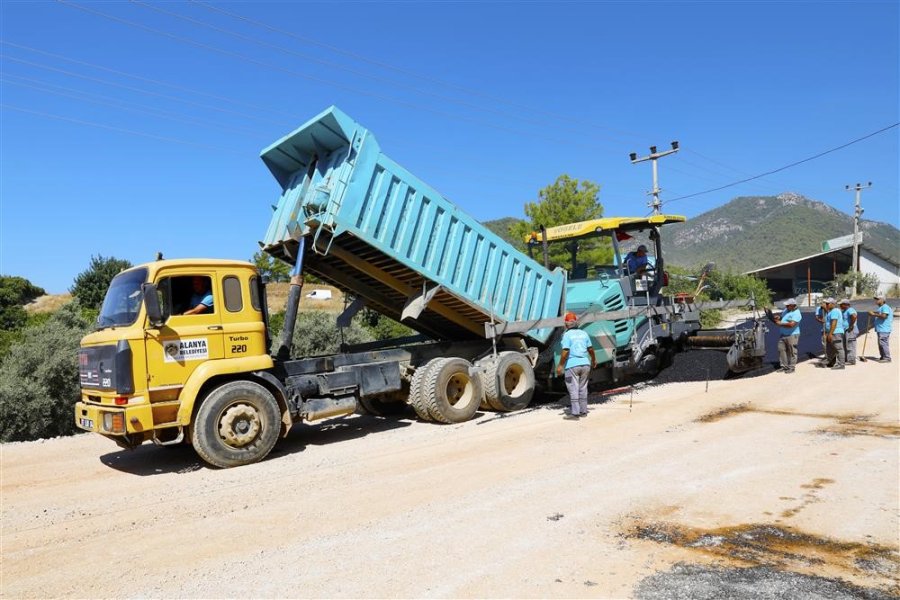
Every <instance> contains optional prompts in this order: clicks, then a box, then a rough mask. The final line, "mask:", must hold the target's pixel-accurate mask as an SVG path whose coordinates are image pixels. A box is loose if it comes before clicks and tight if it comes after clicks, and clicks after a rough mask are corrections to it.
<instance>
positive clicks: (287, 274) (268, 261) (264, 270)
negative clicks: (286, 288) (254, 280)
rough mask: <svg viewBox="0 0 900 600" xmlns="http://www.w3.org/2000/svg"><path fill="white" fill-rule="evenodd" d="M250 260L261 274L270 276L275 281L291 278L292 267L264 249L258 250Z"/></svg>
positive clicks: (270, 279)
mask: <svg viewBox="0 0 900 600" xmlns="http://www.w3.org/2000/svg"><path fill="white" fill-rule="evenodd" d="M250 262H252V263H253V264H254V265H256V269H257V270H258V271H259V274H260V275H262V276H263V277H268V278H269V281H271V282H273V283H277V282H284V281H290V280H291V267H290V266H289V265H288V264H287V263H285V262H282V261H280V260H278V259H277V258H275V257H274V256H272V255H270V254H266V253H265V252H263V251H262V250H259V251H257V252H256V253H255V254H254V255H253V258H251V259H250Z"/></svg>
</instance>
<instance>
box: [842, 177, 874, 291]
mask: <svg viewBox="0 0 900 600" xmlns="http://www.w3.org/2000/svg"><path fill="white" fill-rule="evenodd" d="M870 187H872V182H871V181H870V182H869V183H867V184H866V185H861V184H859V183H857V184H856V187H850V186H849V185H845V186H844V189H845V190H846V191H848V192H849V191H851V190H852V191H854V192H856V207H855V209H854V211H853V264H852V265H850V272H851V273H856V270H857V268H858V266H859V218H860V217H861V216H862V214H863V213H864V212H865V209H863V208H862V207H861V206H860V204H859V202H860V196H861V195H862V191H863V190H865V189H868V188H870ZM855 287H856V286H855V285H854V290H855Z"/></svg>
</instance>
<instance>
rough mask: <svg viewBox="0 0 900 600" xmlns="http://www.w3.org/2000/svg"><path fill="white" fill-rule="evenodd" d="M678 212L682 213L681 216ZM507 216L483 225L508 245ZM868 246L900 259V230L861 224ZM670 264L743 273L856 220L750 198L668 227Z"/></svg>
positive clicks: (794, 253)
mask: <svg viewBox="0 0 900 600" xmlns="http://www.w3.org/2000/svg"><path fill="white" fill-rule="evenodd" d="M676 212H677V211H676ZM518 221H520V219H516V218H514V217H506V218H503V219H496V220H493V221H486V222H485V223H484V224H485V226H487V227H488V228H489V229H491V230H492V231H494V232H495V233H497V234H499V235H500V236H502V237H503V238H504V239H506V240H507V241H511V242H512V243H516V242H515V241H514V240H511V238H510V236H509V234H508V230H509V227H510V225H512V224H514V223H516V222H518ZM860 228H861V229H862V231H863V242H864V244H866V245H867V246H869V247H872V248H874V249H875V250H877V251H879V252H880V253H881V254H883V255H885V256H890V257H892V258H894V259H895V260H900V230H898V229H897V228H896V227H894V226H892V225H889V224H887V223H880V222H878V221H867V220H865V219H863V220H862V221H861V223H860ZM666 232H667V233H666V236H665V238H664V239H665V241H664V244H665V246H664V247H665V251H666V253H667V256H668V260H669V264H670V265H679V266H685V267H695V266H698V265H702V264H704V263H707V262H710V261H713V262H715V263H716V265H717V266H718V267H719V268H721V269H727V270H731V271H736V272H743V271H747V270H750V269H755V268H759V267H764V266H767V265H771V264H775V263H778V262H782V261H786V260H790V259H792V258H798V257H801V256H807V255H810V254H815V253H816V252H820V251H821V249H822V242H824V241H825V240H828V239H831V238H836V237H839V236H842V235H848V234H850V233H852V232H853V217H851V216H850V215H849V214H847V213H843V212H841V211H839V210H837V209H834V208H832V207H830V206H828V205H827V204H823V203H822V202H817V201H815V200H810V199H808V198H805V197H803V196H801V195H799V194H793V193H785V194H780V195H778V196H750V197H739V198H735V199H734V200H732V201H731V202H729V203H727V204H725V205H723V206H720V207H718V208H714V209H713V210H710V211H708V212H705V213H703V214H701V215H698V216H696V217H693V218H691V219H689V220H688V222H687V223H684V224H680V225H670V226H668V227H666Z"/></svg>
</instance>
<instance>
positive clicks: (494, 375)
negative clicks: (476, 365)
mask: <svg viewBox="0 0 900 600" xmlns="http://www.w3.org/2000/svg"><path fill="white" fill-rule="evenodd" d="M483 366H484V370H483V371H482V375H481V376H482V378H483V380H484V398H485V400H484V403H485V404H487V405H488V406H490V407H491V408H493V409H494V410H497V411H501V412H512V411H514V410H522V409H523V408H525V407H526V406H528V405H529V404H530V403H531V399H532V398H533V397H534V388H535V380H534V369H533V368H532V366H531V362H530V361H529V360H528V359H527V358H526V357H525V356H524V355H523V354H520V353H518V352H501V353H500V354H498V355H497V358H496V360H495V359H494V358H489V359H487V360H486V361H484V362H483Z"/></svg>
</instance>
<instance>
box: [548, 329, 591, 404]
mask: <svg viewBox="0 0 900 600" xmlns="http://www.w3.org/2000/svg"><path fill="white" fill-rule="evenodd" d="M565 326H566V332H565V333H564V334H563V337H562V353H561V354H560V356H559V365H557V367H556V374H557V375H562V374H563V373H565V376H566V389H568V390H569V399H570V400H571V402H572V410H571V412H569V414H568V415H566V416H565V418H566V419H577V418H578V417H586V416H587V413H588V408H587V397H588V380H589V379H590V376H591V369H595V368H597V358H596V357H595V356H594V346H593V344H591V338H590V336H589V335H588V334H587V333H585V332H584V331H582V330H581V329H578V317H577V315H575V313H573V312H568V313H566V317H565Z"/></svg>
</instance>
